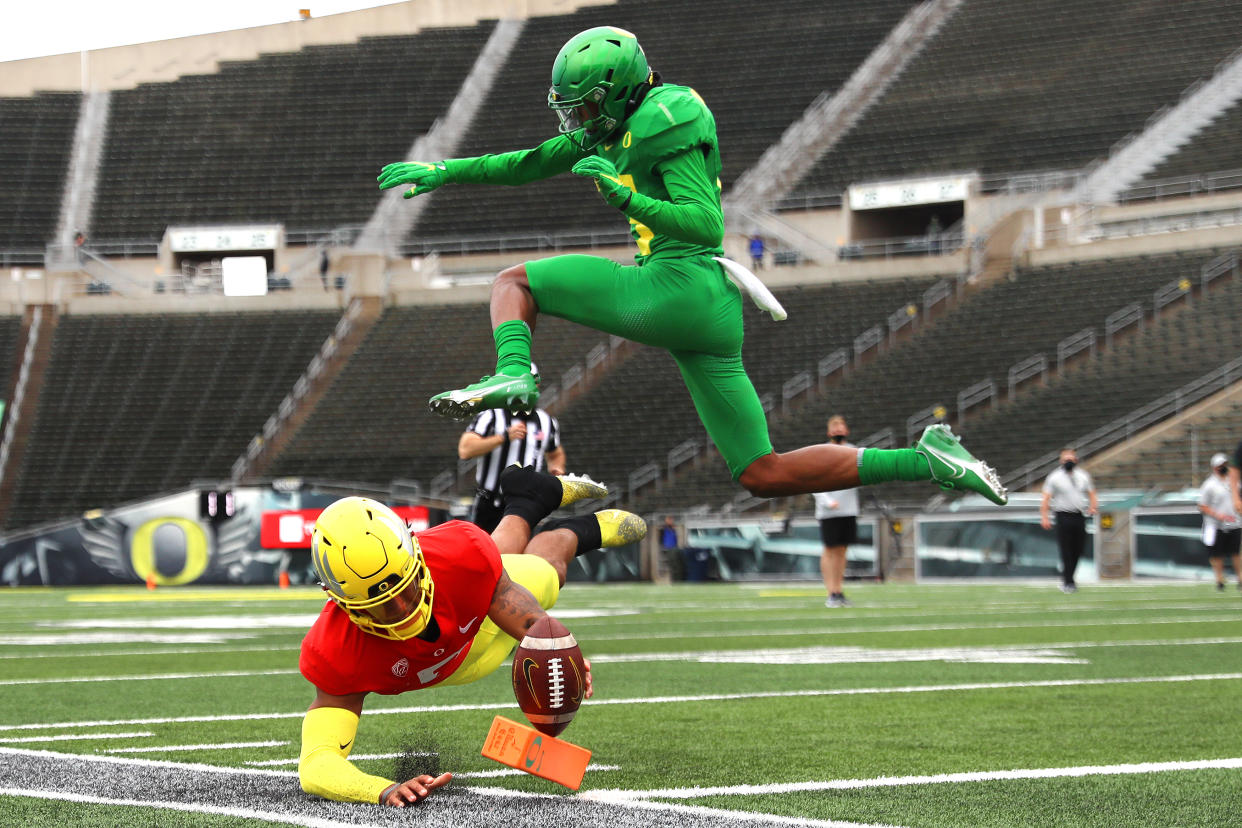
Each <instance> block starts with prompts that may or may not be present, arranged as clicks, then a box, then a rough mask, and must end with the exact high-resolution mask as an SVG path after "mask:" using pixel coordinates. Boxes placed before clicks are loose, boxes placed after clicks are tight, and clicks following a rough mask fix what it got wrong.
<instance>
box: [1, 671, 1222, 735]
mask: <svg viewBox="0 0 1242 828" xmlns="http://www.w3.org/2000/svg"><path fill="white" fill-rule="evenodd" d="M1240 679H1242V673H1199V674H1191V675H1173V676H1136V677H1121V678H1100V679H1050V680H1046V681H990V682H979V683H961V684H923V685H904V686H897V687H842V688H832V689H823V690H780V691H778V690H772V691H766V692H753V693H705V694H700V695H694V696H649V697H639V698H623V699H592V700H590V701H588V702H586V703H585V704H584V705H583V706H584V707H586V706H594V705H627V704H680V703H699V702H705V701H733V700H739V699H774V698H805V697H815V696H883V695H890V694H904V693H941V692H960V691H964V690H1009V689H1016V688H1029V687H1099V686H1106V685H1114V684H1182V683H1187V682H1197V681H1238V680H1240ZM513 708H514V702H513V701H511V700H510V701H505V702H493V703H488V704H439V705H414V706H409V707H387V708H385V707H377V708H370V709H368V710H367V711H366V715H367V716H385V715H394V714H395V715H400V714H406V713H444V712H450V711H462V710H513ZM305 715H306V711H305V710H297V711H294V712H291V713H233V714H222V715H215V716H156V717H151V718H145V719H97V720H93V721H80V722H39V723H33V724H11V725H2V724H0V732H7V731H20V730H51V729H69V728H75V727H119V726H124V725H153V724H174V723H176V724H180V723H187V722H239V721H255V720H264V719H300V718H302V717H303V716H305ZM0 750H3V749H0Z"/></svg>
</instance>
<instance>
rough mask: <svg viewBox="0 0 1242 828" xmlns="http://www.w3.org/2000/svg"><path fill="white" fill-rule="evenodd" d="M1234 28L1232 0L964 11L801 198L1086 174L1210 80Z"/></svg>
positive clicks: (1000, 5) (983, 3) (1046, 2)
mask: <svg viewBox="0 0 1242 828" xmlns="http://www.w3.org/2000/svg"><path fill="white" fill-rule="evenodd" d="M1236 23H1237V7H1236V4H1235V3H1233V2H1232V0H1187V2H1182V3H1178V4H1177V13H1176V14H1169V9H1168V8H1167V7H1166V6H1165V5H1164V4H1160V3H1150V2H1147V0H1117V2H1112V3H1097V2H1093V0H966V2H965V3H963V4H962V6H961V7H960V8H959V9H958V11H957V12H956V13H955V14H954V16H953V17H952V18H951V19H950V20H949V21H948V22H947V23H946V24H945V27H944V29H943V30H942V31H941V32H940V33H939V34H938V35H937V37H936V38H935V39H934V40H933V41H932V42H931V43H930V44H929V45H928V46H927V48H926V50H925V51H924V52H923V53H922V54H920V55H918V56H917V57H916V58H915V59H914V60H913V61H912V62H911V64H910V65H909V66H908V67H907V68H906V71H905V73H904V74H903V75H902V77H900V78H899V79H898V80H897V81H896V82H895V83H894V85H893V86H892V87H891V88H890V89H889V90H888V92H887V93H886V94H885V96H884V98H883V99H881V101H880V102H879V103H877V104H876V106H874V107H873V108H872V109H871V110H870V111H869V112H867V113H866V114H865V115H864V117H863V120H862V121H861V122H860V123H859V124H858V125H857V126H856V127H855V128H854V129H853V130H852V131H851V132H850V133H849V134H848V135H847V136H846V137H845V138H844V139H843V140H842V141H841V142H840V143H839V144H838V145H837V146H836V147H834V148H833V149H832V150H831V151H830V152H829V153H828V154H827V155H826V156H825V157H824V158H822V159H821V160H820V162H819V163H818V164H817V165H816V166H815V168H814V169H813V170H812V171H811V173H810V174H808V175H807V176H806V177H805V178H804V179H803V181H802V182H801V183H800V184H799V187H798V189H799V191H801V192H821V191H840V190H842V189H844V188H845V187H847V186H849V185H850V184H851V183H853V182H859V181H869V180H871V181H873V180H877V179H889V178H898V177H903V176H912V175H918V174H927V173H943V172H945V171H952V170H978V171H980V172H982V173H985V174H987V173H1008V172H1018V171H1035V170H1049V169H1057V170H1067V169H1075V168H1078V167H1081V166H1083V165H1085V164H1086V163H1088V162H1089V161H1091V160H1092V159H1095V158H1100V157H1103V156H1105V155H1106V154H1107V152H1108V150H1109V147H1110V146H1112V144H1113V143H1115V142H1116V141H1118V140H1120V139H1121V138H1123V137H1125V136H1126V135H1127V134H1129V133H1131V132H1133V131H1135V130H1138V129H1141V128H1142V127H1143V125H1144V122H1145V121H1146V119H1147V118H1148V117H1149V116H1150V115H1151V114H1152V113H1153V112H1155V111H1156V110H1158V109H1160V107H1162V106H1164V105H1165V104H1168V103H1171V102H1173V101H1175V100H1176V99H1177V97H1178V95H1179V94H1181V92H1182V91H1183V90H1184V89H1186V88H1187V87H1188V86H1190V85H1191V83H1193V82H1194V81H1195V80H1197V79H1199V78H1201V77H1205V76H1207V75H1210V74H1211V72H1212V71H1213V69H1214V68H1215V66H1216V64H1217V63H1218V62H1219V61H1220V60H1222V59H1223V58H1225V57H1226V56H1227V55H1228V54H1229V53H1230V52H1232V51H1233V50H1234V49H1235V48H1236V47H1237V45H1238V43H1237V36H1236ZM1227 166H1228V165H1227Z"/></svg>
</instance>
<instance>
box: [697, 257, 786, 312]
mask: <svg viewBox="0 0 1242 828" xmlns="http://www.w3.org/2000/svg"><path fill="white" fill-rule="evenodd" d="M712 258H713V259H715V260H716V261H718V262H720V264H721V266H722V267H723V268H724V269H725V273H726V274H727V275H728V276H729V278H730V279H731V280H732V281H733V284H735V285H737V286H738V288H740V289H741V290H743V291H745V292H746V294H747V295H749V296H750V299H751V301H752V302H754V303H755V304H756V305H758V306H759V307H760V308H762V309H763V310H765V311H767V312H768V313H770V314H772V318H773V319H775V320H776V321H777V322H780V321H781V320H783V319H786V318H787V317H788V316H789V314H787V313H785V309H784V308H783V307H781V303H780V302H778V301H777V300H776V297H775V296H773V295H772V291H770V290H768V286H767V285H765V284H764V283H763V282H762V281H760V279H759V277H758V276H756V275H755V274H753V273H751V272H750V271H749V270H747V269H746V268H745V267H743V266H742V265H740V264H738V263H737V262H735V261H733V260H732V259H726V258H725V257H724V256H712Z"/></svg>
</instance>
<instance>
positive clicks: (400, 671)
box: [392, 658, 410, 678]
mask: <svg viewBox="0 0 1242 828" xmlns="http://www.w3.org/2000/svg"><path fill="white" fill-rule="evenodd" d="M408 672H410V660H409V659H408V658H403V659H401V660H400V661H398V662H397V663H396V664H394V665H392V674H393V675H394V676H396V677H397V678H405V674H406V673H408Z"/></svg>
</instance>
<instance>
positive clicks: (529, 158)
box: [444, 84, 724, 264]
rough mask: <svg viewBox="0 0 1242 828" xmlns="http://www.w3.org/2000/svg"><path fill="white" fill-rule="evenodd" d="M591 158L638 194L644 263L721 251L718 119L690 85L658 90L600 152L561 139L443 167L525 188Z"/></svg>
mask: <svg viewBox="0 0 1242 828" xmlns="http://www.w3.org/2000/svg"><path fill="white" fill-rule="evenodd" d="M691 151H694V152H691ZM591 154H598V155H600V156H602V157H604V158H607V159H608V160H609V161H611V162H612V163H613V164H614V165H615V166H616V168H617V172H618V173H619V177H620V180H621V182H622V183H623V184H625V186H627V187H629V188H630V189H632V190H634V191H635V192H636V193H638V194H639V195H638V196H635V197H634V198H633V199H632V203H631V204H630V205H629V206H628V207H627V208H626V209H625V213H626V215H627V217H628V218H629V221H630V233H631V235H633V237H634V241H635V242H636V243H637V244H638V254H637V255H636V256H635V257H634V258H635V260H636V261H637V262H638V263H639V264H642V263H643V262H644V261H646V260H647V259H649V258H667V257H680V256H697V255H720V254H721V253H722V252H723V250H722V248H721V238H722V234H723V231H724V212H723V210H722V209H721V207H720V187H721V185H720V148H719V146H718V145H717V143H716V119H715V118H714V117H712V113H711V110H709V109H708V108H707V106H706V104H704V103H703V99H702V98H700V97H699V94H698V93H697V92H695V91H694V90H693V89H690V88H689V87H686V86H676V85H673V84H666V85H663V86H657V87H655V88H654V89H652V90H651V91H650V92H648V93H647V97H646V98H645V99H643V102H642V104H640V105H639V107H638V109H637V110H635V112H634V113H633V114H632V115H631V116H630V117H629V118H628V119H626V121H625V123H624V124H622V125H621V127H619V128H618V129H617V131H616V133H615V134H614V135H613V136H612V138H611V139H610V140H609V141H608V142H606V143H601V144H597V145H596V146H595V148H594V150H582V149H580V148H579V147H578V146H577V145H576V144H575V143H574V142H573V141H571V140H570V139H569V137H568V136H566V135H557V136H556V137H555V138H551V139H549V140H547V141H544V142H543V143H542V144H540V145H539V146H537V147H533V148H531V149H524V150H515V151H513V152H505V153H498V154H495V155H482V156H477V157H474V158H454V159H449V160H446V161H445V162H444V164H445V167H446V169H447V171H448V174H449V177H450V180H452V181H454V182H459V183H476V184H504V185H510V186H519V185H522V184H527V183H530V182H532V181H539V180H541V179H545V178H550V177H552V176H554V175H560V174H561V173H567V172H569V170H570V168H571V167H572V166H573V165H574V162H576V161H577V160H578V159H580V158H583V157H586V156H588V155H591ZM700 167H701V172H700ZM670 180H675V181H676V182H677V185H678V186H679V187H680V189H679V193H680V196H681V203H679V204H674V203H672V199H673V197H672V196H671V195H670V194H669V191H668V187H667V186H666V182H667V181H670ZM643 196H645V198H643Z"/></svg>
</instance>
